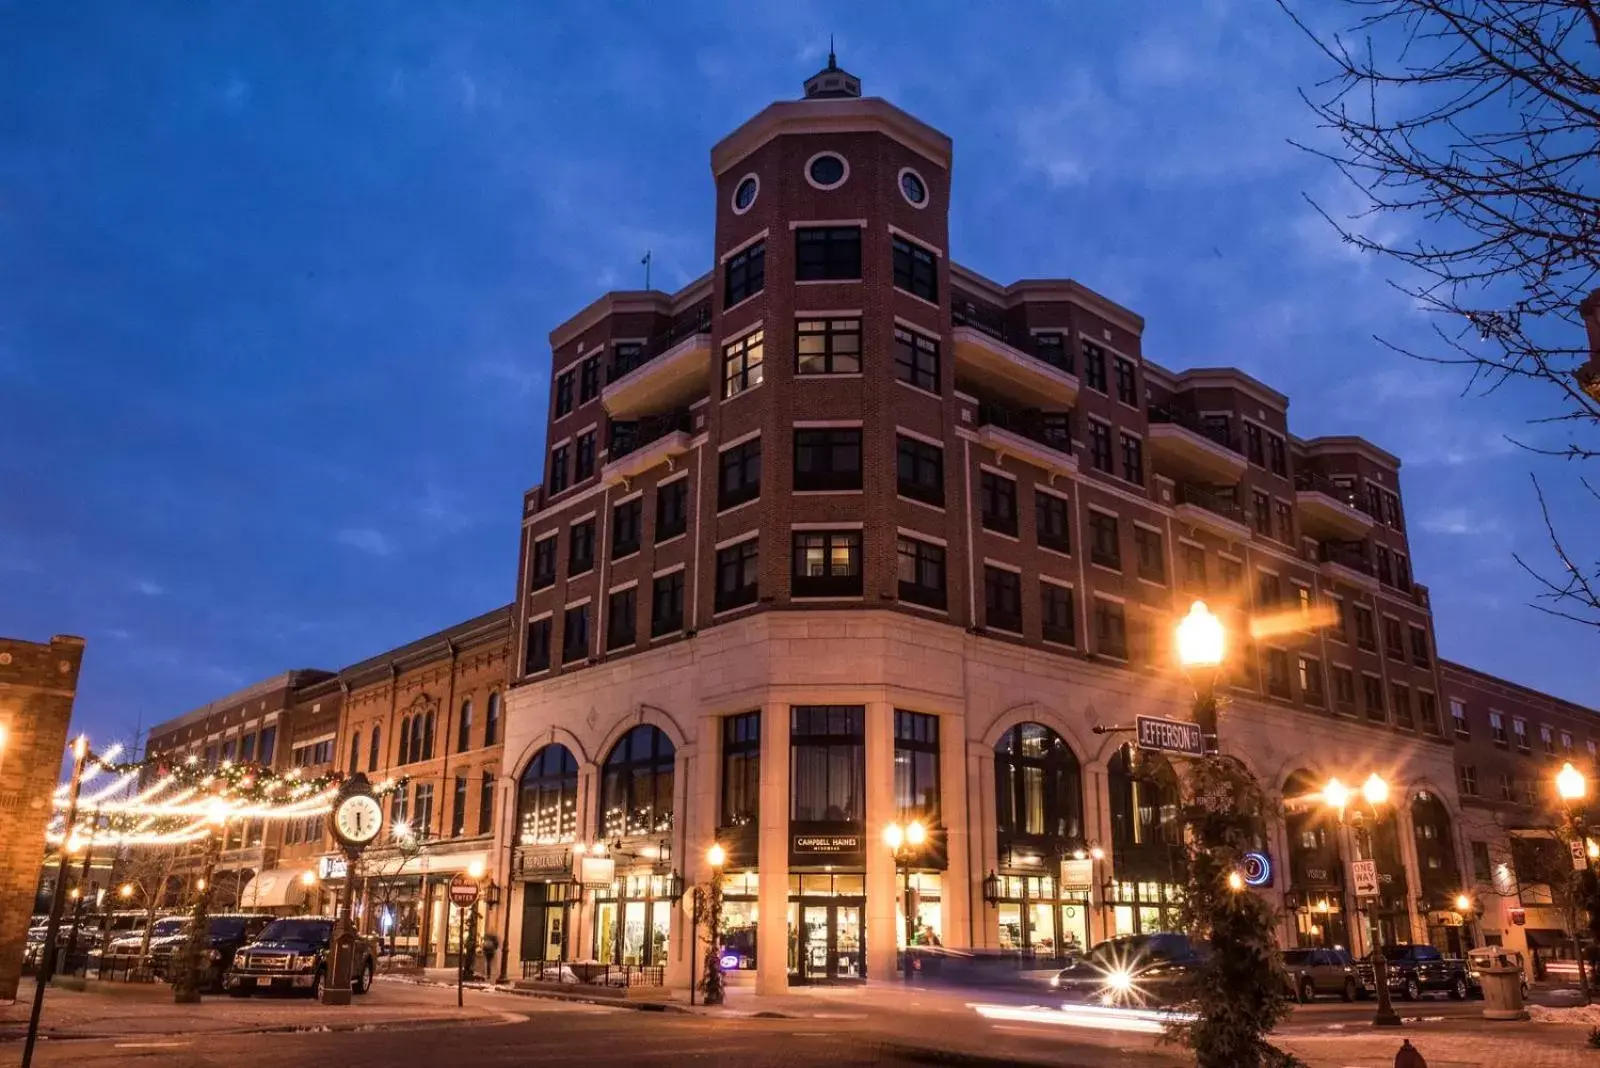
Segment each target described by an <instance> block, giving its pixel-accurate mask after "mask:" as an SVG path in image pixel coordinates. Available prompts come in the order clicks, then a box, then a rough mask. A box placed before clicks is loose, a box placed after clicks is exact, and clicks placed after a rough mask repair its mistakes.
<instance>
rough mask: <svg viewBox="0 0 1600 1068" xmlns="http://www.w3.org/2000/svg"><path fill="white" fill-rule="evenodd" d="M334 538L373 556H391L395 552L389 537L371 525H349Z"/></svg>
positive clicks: (342, 543)
mask: <svg viewBox="0 0 1600 1068" xmlns="http://www.w3.org/2000/svg"><path fill="white" fill-rule="evenodd" d="M334 540H336V541H337V542H338V543H339V544H340V545H348V546H350V548H352V549H358V550H360V551H361V552H364V553H370V554H371V555H373V556H390V555H393V553H394V545H393V544H391V543H390V541H389V539H388V538H386V537H384V536H383V534H382V533H381V532H379V531H376V530H373V529H372V528H371V527H347V528H346V529H344V530H341V531H339V533H338V535H337V537H336V538H335V539H334Z"/></svg>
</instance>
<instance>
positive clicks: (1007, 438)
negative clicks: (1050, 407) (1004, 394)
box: [978, 401, 1078, 475]
mask: <svg viewBox="0 0 1600 1068" xmlns="http://www.w3.org/2000/svg"><path fill="white" fill-rule="evenodd" d="M978 440H979V441H981V442H982V443H983V444H984V445H986V446H988V447H989V448H991V449H993V450H994V451H995V452H996V453H999V454H1002V455H1007V456H1015V457H1017V458H1018V459H1020V460H1023V461H1024V462H1026V463H1030V464H1033V465H1034V466H1036V467H1040V468H1043V469H1044V470H1046V471H1050V472H1054V473H1056V474H1066V475H1071V474H1077V471H1078V458H1077V457H1076V456H1074V455H1073V452H1072V428H1071V414H1070V413H1068V412H1044V411H1040V410H1039V409H1037V408H1027V409H1017V408H1007V407H1005V406H1004V405H1001V404H995V403H994V402H992V401H983V402H982V403H980V404H979V405H978Z"/></svg>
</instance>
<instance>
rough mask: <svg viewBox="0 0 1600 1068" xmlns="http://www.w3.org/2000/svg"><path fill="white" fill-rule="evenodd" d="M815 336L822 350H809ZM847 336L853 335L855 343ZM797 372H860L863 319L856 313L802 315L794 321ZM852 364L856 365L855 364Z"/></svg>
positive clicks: (813, 374)
mask: <svg viewBox="0 0 1600 1068" xmlns="http://www.w3.org/2000/svg"><path fill="white" fill-rule="evenodd" d="M812 339H815V340H817V341H818V342H819V346H818V347H820V349H821V351H820V352H806V351H805V348H806V342H807V341H808V340H812ZM846 339H854V341H853V346H852V345H851V344H849V343H847V341H846ZM794 353H795V357H794V358H795V368H794V373H795V375H796V376H798V377H802V378H812V377H821V376H824V375H851V374H860V373H861V320H860V319H858V318H853V317H843V318H827V319H800V320H797V321H796V322H795V324H794ZM852 364H853V366H852Z"/></svg>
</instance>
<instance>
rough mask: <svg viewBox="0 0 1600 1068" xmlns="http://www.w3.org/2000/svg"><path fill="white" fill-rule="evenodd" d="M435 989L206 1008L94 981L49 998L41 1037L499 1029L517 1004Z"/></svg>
mask: <svg viewBox="0 0 1600 1068" xmlns="http://www.w3.org/2000/svg"><path fill="white" fill-rule="evenodd" d="M33 991H34V988H33V984H32V983H31V982H24V984H23V986H22V988H21V989H20V990H19V991H18V997H17V1000H16V1002H14V1003H13V1004H10V1005H3V1006H0V1042H11V1041H17V1040H19V1039H21V1038H22V1037H23V1036H24V1035H25V1034H26V1032H27V1027H28V1016H29V1013H30V1012H31V1011H32V1007H33ZM445 994H446V992H443V991H440V990H438V989H437V988H432V987H407V986H406V985H404V984H398V983H387V982H380V983H379V984H377V985H375V986H374V988H373V992H372V993H370V994H366V995H362V996H358V997H357V998H355V1000H354V1003H353V1004H351V1005H349V1006H331V1005H323V1004H322V1003H321V1002H319V1001H313V1000H311V999H309V998H304V997H297V998H289V997H281V996H278V997H256V998H248V999H244V998H231V997H226V996H208V997H206V998H205V999H204V1000H203V1001H202V1002H201V1003H200V1004H199V1005H176V1004H174V1003H173V1001H172V988H171V987H170V986H167V985H166V984H165V983H104V984H101V983H91V984H90V989H88V990H85V991H81V992H80V991H73V990H64V989H60V988H56V987H52V988H51V989H50V990H49V991H47V992H46V994H45V999H44V1015H43V1018H42V1019H41V1021H40V1030H39V1033H40V1035H41V1036H42V1037H45V1038H52V1039H84V1038H108V1037H122V1036H150V1035H170V1034H228V1033H233V1034H237V1033H247V1032H255V1031H262V1032H265V1031H300V1030H319V1031H354V1030H362V1029H365V1028H377V1027H383V1028H386V1029H389V1028H395V1027H405V1026H414V1027H425V1026H430V1025H435V1024H440V1023H462V1022H476V1023H498V1022H502V1021H505V1020H506V1019H507V1018H508V1017H512V1016H514V1010H515V1009H516V1008H518V1007H519V1006H518V1004H517V1003H516V1002H513V1001H512V1000H511V999H509V998H500V997H498V996H493V995H491V997H492V998H493V1000H492V1003H491V1004H487V1005H486V1004H484V1002H485V1001H488V1000H490V998H486V997H485V996H484V995H483V994H482V993H477V994H475V995H474V996H473V997H472V998H469V999H468V1000H469V1003H468V1004H467V1005H466V1006H465V1007H464V1008H457V1007H456V1004H455V995H454V994H453V993H449V994H448V996H445Z"/></svg>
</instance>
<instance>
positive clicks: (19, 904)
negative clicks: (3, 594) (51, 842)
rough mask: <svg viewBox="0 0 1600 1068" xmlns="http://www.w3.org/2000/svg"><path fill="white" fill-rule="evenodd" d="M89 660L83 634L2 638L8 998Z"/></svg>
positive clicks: (0, 917)
mask: <svg viewBox="0 0 1600 1068" xmlns="http://www.w3.org/2000/svg"><path fill="white" fill-rule="evenodd" d="M82 664H83V639H82V638H75V637H71V636H67V635H57V636H56V637H54V638H51V639H50V641H49V642H46V643H35V642H26V641H22V640H20V639H15V638H0V731H3V732H4V735H3V741H0V1001H11V1000H13V999H15V998H16V996H17V984H18V980H19V978H20V977H21V975H22V950H23V943H24V940H25V939H26V937H27V934H28V920H29V917H30V916H31V915H32V914H33V902H34V890H35V888H36V887H37V886H38V882H39V865H40V862H41V861H42V860H43V859H44V835H45V827H46V825H47V824H48V823H49V820H50V813H51V799H52V798H53V797H54V796H55V788H56V777H57V775H58V773H59V770H60V768H61V758H62V753H63V752H64V750H65V747H66V744H67V726H68V723H69V721H70V720H71V719H72V702H73V699H74V697H75V696H76V695H77V691H78V671H79V668H80V667H81V666H82Z"/></svg>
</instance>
